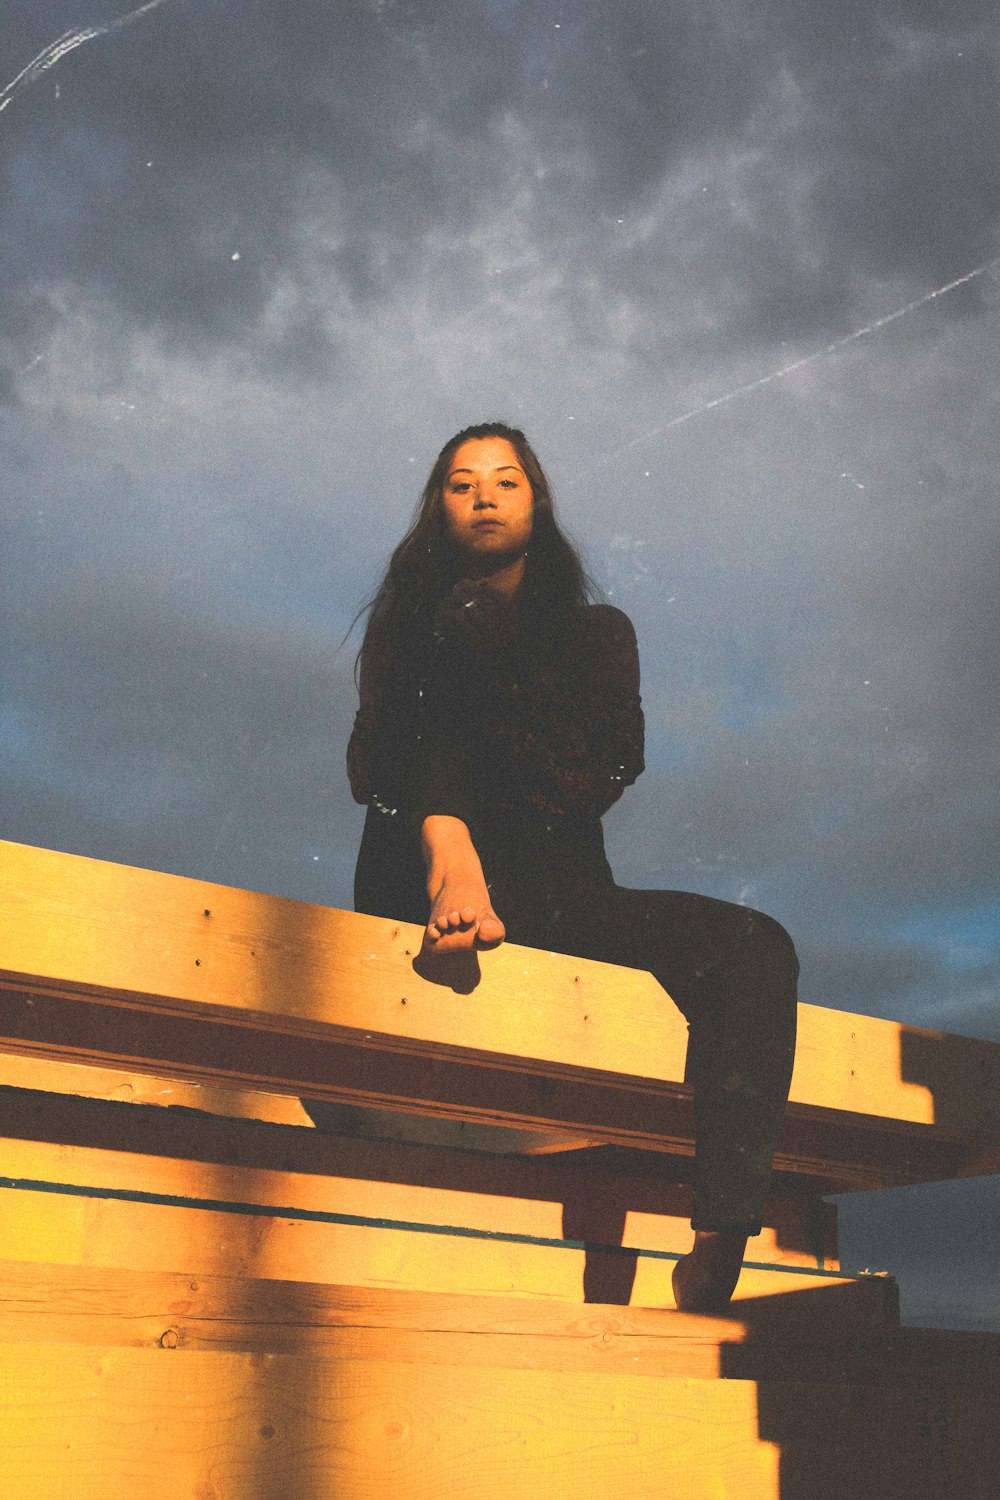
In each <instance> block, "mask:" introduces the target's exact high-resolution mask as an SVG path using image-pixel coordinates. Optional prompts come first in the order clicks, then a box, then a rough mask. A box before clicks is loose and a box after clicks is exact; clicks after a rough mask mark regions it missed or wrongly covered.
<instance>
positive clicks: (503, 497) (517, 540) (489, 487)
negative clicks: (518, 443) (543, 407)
mask: <svg viewBox="0 0 1000 1500" xmlns="http://www.w3.org/2000/svg"><path fill="white" fill-rule="evenodd" d="M441 502H442V506H443V508H444V518H445V529H446V531H447V533H448V536H449V537H450V538H451V540H452V542H453V543H454V544H455V546H457V547H458V548H459V549H460V550H461V551H462V552H464V553H465V554H466V555H467V557H468V558H469V559H470V561H472V560H475V561H476V562H477V563H478V564H479V565H480V568H481V569H482V570H483V571H489V566H490V564H491V563H492V564H495V566H496V567H497V568H500V567H503V566H504V564H505V563H508V562H510V561H511V560H513V559H514V558H516V557H523V555H524V551H525V549H526V547H527V545H528V542H529V541H530V540H531V522H532V513H533V509H534V499H533V496H532V493H531V485H530V484H529V483H528V478H527V475H526V474H525V472H524V470H523V469H522V468H521V465H520V463H519V461H518V457H517V453H516V452H515V450H514V447H513V445H512V444H511V443H510V442H508V440H507V439H506V438H501V437H487V438H470V439H469V441H468V442H467V443H463V444H462V446H461V447H460V448H458V449H456V451H455V456H454V458H453V459H452V461H451V467H450V468H449V470H448V472H447V474H446V475H445V477H444V484H443V486H442V489H441Z"/></svg>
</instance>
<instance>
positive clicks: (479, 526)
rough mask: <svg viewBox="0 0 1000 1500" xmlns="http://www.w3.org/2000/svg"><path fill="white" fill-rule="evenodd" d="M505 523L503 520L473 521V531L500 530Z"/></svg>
mask: <svg viewBox="0 0 1000 1500" xmlns="http://www.w3.org/2000/svg"><path fill="white" fill-rule="evenodd" d="M503 524H504V523H503V522H502V521H492V520H490V521H473V523H472V529H473V531H493V530H494V529H496V530H499V528H500V527H501V526H502V525H503Z"/></svg>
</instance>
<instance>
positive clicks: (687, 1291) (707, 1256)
mask: <svg viewBox="0 0 1000 1500" xmlns="http://www.w3.org/2000/svg"><path fill="white" fill-rule="evenodd" d="M746 1247H747V1236H746V1235H745V1234H723V1233H721V1232H720V1231H717V1230H714V1229H696V1230H695V1234H694V1245H693V1247H692V1249H691V1251H690V1252H689V1253H688V1254H687V1255H684V1256H682V1257H681V1259H680V1260H679V1261H678V1262H677V1264H676V1265H675V1266H674V1274H673V1278H672V1280H673V1287H674V1302H675V1303H676V1304H677V1310H678V1312H694V1313H724V1312H725V1310H726V1308H727V1307H728V1306H729V1300H730V1298H731V1297H732V1295H733V1292H734V1291H735V1290H736V1283H737V1281H739V1279H740V1267H741V1266H742V1264H743V1254H744V1251H745V1250H746Z"/></svg>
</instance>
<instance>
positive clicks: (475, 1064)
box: [0, 844, 1000, 1500]
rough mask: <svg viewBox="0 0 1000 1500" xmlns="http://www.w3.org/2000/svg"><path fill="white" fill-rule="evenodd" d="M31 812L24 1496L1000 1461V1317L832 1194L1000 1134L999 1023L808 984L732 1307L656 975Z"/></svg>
mask: <svg viewBox="0 0 1000 1500" xmlns="http://www.w3.org/2000/svg"><path fill="white" fill-rule="evenodd" d="M418 945H419V931H418V930H417V929H415V928H413V927H408V926H405V925H403V924H399V923H392V922H386V921H382V920H378V919H375V918H369V917H363V916H358V915H355V914H353V913H347V912H341V911H334V910H326V909H322V908H318V907H311V906H306V905H303V904H300V903H296V902H291V901H285V900H279V899H277V898H274V897H268V896H262V895H258V894H254V893H251V892H246V891H238V890H232V889H228V888H224V887H219V886H212V885H208V884H205V883H203V882H199V881H193V880H187V879H180V878H178V877H175V876H166V875H161V874H154V873H152V872H149V871H144V870H135V869H129V868H125V867H122V866H117V865H111V864H106V863H100V862H97V861H93V860H86V859H80V858H76V857H73V856H68V855H63V854H55V853H51V852H48V851H43V850H38V849H31V848H27V847H25V846H20V845H13V844H0V1107H2V1115H0V1205H2V1213H0V1404H2V1407H3V1427H4V1434H5V1439H4V1443H3V1444H2V1445H0V1495H3V1497H4V1500H28V1497H32V1500H34V1497H36V1496H37V1497H41V1496H46V1497H48V1496H49V1495H50V1494H51V1493H52V1492H53V1491H62V1492H63V1493H65V1494H67V1495H68V1496H70V1497H71V1500H92V1497H93V1500H117V1497H119V1496H121V1497H124V1496H131V1495H132V1494H134V1493H143V1494H144V1495H147V1496H149V1497H150V1500H159V1497H160V1496H161V1495H162V1496H163V1497H164V1500H166V1497H167V1496H169V1497H170V1500H176V1497H178V1496H191V1497H195V1500H272V1497H279V1496H280V1497H282V1500H326V1497H328V1496H329V1497H336V1500H369V1497H372V1500H374V1497H376V1496H378V1497H380V1500H381V1497H382V1496H384V1495H385V1494H387V1493H395V1494H396V1495H397V1496H399V1497H400V1500H424V1497H428V1500H429V1497H431V1496H433V1497H435V1500H438V1497H439V1496H441V1495H443V1494H448V1495H451V1496H455V1497H456V1500H472V1497H475V1500H481V1497H488V1500H493V1497H507V1496H510V1497H517V1500H536V1497H537V1500H562V1497H564V1496H565V1497H567V1500H568V1497H570V1496H572V1497H573V1500H590V1497H595V1500H596V1497H604V1496H606V1495H608V1494H610V1493H613V1492H617V1490H619V1489H621V1488H625V1489H627V1490H629V1491H630V1492H631V1494H632V1495H633V1496H634V1497H636V1500H645V1497H647V1496H649V1497H652V1496H657V1497H662V1496H669V1497H670V1500H703V1497H704V1500H709V1497H712V1500H718V1497H727V1496H733V1497H737V1496H738V1497H740V1500H814V1497H815V1500H821V1497H822V1500H825V1497H827V1496H830V1497H833V1496H836V1497H837V1500H854V1497H857V1500H868V1497H870V1496H871V1495H872V1494H879V1495H880V1497H881V1500H897V1497H899V1500H902V1497H903V1496H905V1497H906V1500H947V1497H951V1496H954V1497H955V1500H959V1497H960V1500H979V1497H983V1500H985V1497H987V1496H989V1497H991V1500H992V1496H993V1494H994V1493H995V1484H994V1481H993V1478H992V1464H991V1461H990V1455H991V1452H992V1446H993V1443H994V1433H995V1428H996V1424H997V1422H998V1421H1000V1383H998V1379H997V1376H998V1374H1000V1340H998V1339H996V1338H994V1337H993V1336H990V1335H985V1334H983V1335H978V1334H957V1333H946V1332H931V1331H927V1330H915V1329H905V1328H902V1327H900V1325H899V1317H898V1308H897V1304H896V1296H895V1286H894V1283H893V1282H892V1281H891V1280H890V1279H889V1278H887V1277H884V1276H871V1275H867V1276H852V1275H849V1274H847V1273H843V1272H841V1270H840V1267H839V1263H838V1259H837V1247H836V1222H835V1213H834V1210H833V1208H832V1206H831V1205H829V1204H827V1203H825V1202H824V1195H825V1194H828V1193H831V1192H844V1191H852V1190H868V1189H874V1188H879V1187H883V1186H889V1185H894V1184H899V1183H913V1182H923V1181H934V1180H941V1179H945V1178H953V1177H960V1176H970V1175H975V1174H981V1173H989V1172H997V1171H1000V1047H996V1046H991V1045H989V1044H986V1043H981V1042H973V1041H970V1040H968V1039H964V1038H960V1037H952V1036H944V1035H942V1034H939V1033H935V1032H928V1031H920V1030H916V1029H913V1028H908V1027H903V1026H898V1025H895V1024H893V1023H890V1022H885V1021H879V1020H874V1019H872V1018H869V1017H864V1016H854V1015H848V1014H845V1013H841V1012H835V1011H829V1010H823V1009H820V1008H818V1007H813V1006H808V1005H803V1006H801V1007H800V1042H799V1049H798V1054H797V1064H796V1071H795V1078H794V1080H793V1086H792V1102H791V1104H790V1106H789V1110H788V1115H787V1119H786V1124H785V1128H784V1131H783V1135H782V1139H781V1143H780V1147H779V1152H778V1156H777V1160H776V1171H775V1177H774V1192H773V1195H772V1199H771V1201H770V1204H769V1208H768V1213H767V1217H766V1223H765V1228H764V1232H763V1233H762V1235H761V1236H760V1238H759V1239H758V1240H756V1241H752V1242H751V1254H752V1257H753V1258H752V1260H751V1261H749V1262H748V1264H747V1265H746V1267H745V1269H744V1272H743V1275H742V1277H741V1280H740V1285H739V1287H738V1289H737V1296H736V1299H735V1300H734V1303H733V1306H732V1315H731V1316H730V1317H728V1318H726V1319H711V1318H704V1317H693V1316H685V1315H681V1314H679V1313H677V1312H675V1311H672V1310H669V1311H664V1309H670V1308H671V1307H672V1302H671V1293H670V1272H671V1269H672V1266H673V1263H674V1261H675V1260H676V1258H677V1256H678V1254H681V1253H683V1251H684V1250H685V1249H686V1248H687V1245H688V1244H689V1242H690V1237H691V1231H690V1228H689V1227H688V1223H687V1220H688V1216H689V1189H688V1186H687V1179H688V1176H689V1165H690V1157H691V1116H690V1099H689V1095H688V1090H687V1089H686V1087H685V1085H684V1084H683V1081H682V1080H683V1072H684V1054H685V1044H686V1033H685V1028H684V1023H683V1020H682V1019H681V1017H680V1016H679V1014H678V1013H677V1012H676V1010H675V1008H674V1007H673V1006H672V1005H671V1004H670V1002H669V1000H668V999H667V997H666V996H665V995H664V993H663V991H662V990H661V989H660V988H659V986H658V985H657V984H656V983H655V981H654V980H653V979H652V978H651V977H650V976H649V975H648V974H643V973H639V972H637V971H632V970H625V969H615V968H611V967H609V966H606V965H601V964H596V963H590V962H585V961H583V960H579V959H570V958H565V957H563V956H561V955H557V954H551V953H544V952H537V951H534V950H529V949H523V948H517V947H515V946H513V945H504V946H503V947H501V948H500V949H498V950H497V951H496V952H494V953H490V954H485V955H481V956H480V957H479V958H478V959H472V960H470V961H469V962H468V963H467V964H463V963H459V962H457V961H446V962H443V963H441V964H439V965H438V966H436V968H435V966H433V965H432V966H430V967H427V966H425V965H424V964H422V963H421V961H420V959H419V953H418Z"/></svg>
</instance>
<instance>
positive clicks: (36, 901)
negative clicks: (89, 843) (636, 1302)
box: [0, 844, 1000, 1186]
mask: <svg viewBox="0 0 1000 1500" xmlns="http://www.w3.org/2000/svg"><path fill="white" fill-rule="evenodd" d="M151 913H155V914H156V915H155V921H154V920H151V918H150V914H151ZM418 937H419V933H418V930H417V929H415V928H412V927H407V926H405V925H404V924H399V923H389V922H384V921H381V920H380V919H377V918H369V917H362V916H358V915H356V914H353V913H347V912H338V911H332V910H327V909H324V908H319V907H311V906H305V905H303V904H301V903H296V902H289V901H282V900H279V899H277V898H273V897H265V896H260V895H256V894H254V893H250V892H244V891H235V890H231V889H229V888H226V887H220V886H213V885H208V884H206V883H204V882H198V881H190V880H185V879H182V878H180V877H176V876H165V875H158V874H154V873H153V872H149V871H138V870H132V869H128V868H126V867H123V866H118V865H109V864H105V863H101V862H98V861H92V860H82V859H79V858H77V857H75V856H72V857H71V856H66V855H58V854H54V853H51V852H49V851H42V850H36V849H30V848H28V847H26V846H22V845H11V844H7V845H4V846H3V858H2V861H0V974H2V976H3V977H2V986H3V988H2V991H0V1042H2V1043H3V1045H5V1046H7V1047H9V1048H10V1049H11V1050H15V1051H19V1052H23V1053H25V1054H28V1055H35V1056H62V1057H65V1058H72V1059H76V1060H79V1061H86V1062H91V1063H93V1062H99V1063H102V1064H115V1065H119V1066H120V1065H122V1064H127V1065H128V1066H129V1067H131V1068H134V1069H136V1070H137V1071H149V1072H157V1071H162V1070H163V1069H165V1068H166V1069H168V1070H169V1071H171V1072H176V1073H177V1074H178V1076H180V1077H182V1078H183V1079H185V1080H186V1081H188V1082H199V1083H202V1084H211V1085H220V1084H229V1085H236V1086H246V1085H249V1086H252V1087H255V1088H263V1089H267V1090H272V1091H274V1092H277V1093H295V1094H299V1095H301V1096H306V1097H311V1098H318V1099H329V1100H336V1101H341V1102H348V1103H355V1104H358V1103H360V1104H365V1103H367V1104H377V1105H379V1106H382V1107H388V1108H390V1109H394V1108H395V1109H408V1110H417V1111H418V1112H421V1113H427V1114H432V1115H438V1116H441V1117H443V1118H450V1119H465V1120H470V1121H473V1122H479V1123H484V1124H507V1125H513V1126H517V1127H519V1128H522V1129H528V1130H534V1131H546V1130H559V1131H562V1132H567V1133H569V1134H570V1135H573V1136H576V1137H577V1138H581V1139H600V1140H602V1141H605V1142H608V1143H612V1144H618V1145H626V1146H630V1147H635V1146H641V1147H643V1148H645V1149H651V1150H663V1151H668V1152H675V1153H678V1152H679V1153H681V1154H683V1153H685V1152H689V1151H690V1142H691V1134H692V1122H691V1115H690V1100H689V1095H688V1091H687V1089H686V1088H685V1086H684V1085H683V1082H682V1079H683V1061H684V1051H685V1028H684V1023H683V1021H682V1019H681V1018H680V1016H679V1014H678V1013H677V1012H676V1010H675V1009H674V1008H673V1007H672V1006H671V1005H670V1004H669V1002H668V1000H667V998H666V997H665V996H664V993H663V991H662V990H661V989H660V988H659V986H658V985H656V983H655V981H653V979H652V978H651V976H649V975H648V974H641V973H639V972H638V971H635V970H626V969H616V968H612V967H610V966H608V965H602V964H592V963H587V962H585V961H584V960H577V959H567V958H565V957H563V956H561V955H558V954H551V953H543V952H539V951H536V950H531V949H524V948H517V947H516V946H514V945H512V944H504V945H503V946H502V947H501V948H500V949H498V950H496V952H494V953H491V954H486V955H482V957H481V960H479V961H477V962H476V963H475V965H473V967H472V969H471V970H470V971H469V972H467V973H465V974H464V975H463V974H462V972H461V971H460V969H458V970H457V969H456V968H455V967H454V966H449V967H448V968H447V969H446V970H444V971H442V973H441V974H439V975H438V976H437V979H438V982H434V981H433V979H432V978H428V977H427V976H421V975H420V974H418V973H416V972H415V970H414V969H413V967H412V963H413V958H414V954H415V952H416V943H417V939H418ZM480 963H481V968H480ZM444 976H448V978H449V980H450V986H451V987H449V985H448V983H443V982H441V981H442V978H443V977H444ZM462 991H465V993H462ZM526 996H530V997H531V998H530V1003H528V1004H526V1003H525V997H526ZM800 1014H801V1021H800V1036H801V1040H800V1047H799V1053H798V1063H797V1070H796V1079H795V1081H794V1083H793V1101H794V1102H793V1104H792V1105H791V1107H790V1111H789V1117H788V1119H787V1121H786V1128H785V1132H784V1134H783V1137H782V1141H781V1144H780V1147H779V1156H778V1164H779V1166H780V1167H781V1168H782V1169H784V1170H788V1171H798V1172H802V1173H805V1174H807V1175H811V1176H812V1177H813V1178H815V1179H816V1180H822V1178H823V1172H824V1166H825V1165H827V1164H829V1163H833V1164H834V1165H835V1167H836V1170H837V1173H838V1175H839V1177H840V1179H841V1180H844V1179H845V1178H847V1179H850V1180H851V1181H852V1185H854V1186H871V1185H879V1186H882V1185H885V1184H886V1183H887V1182H894V1181H919V1180H933V1179H935V1178H937V1177H940V1176H942V1175H948V1176H957V1175H971V1174H974V1173H979V1172H987V1171H996V1170H1000V1087H997V1086H996V1085H998V1084H1000V1047H997V1046H991V1045H990V1044H987V1043H978V1042H971V1041H968V1040H967V1039H961V1038H952V1037H947V1036H944V1035H942V1034H937V1033H930V1032H917V1031H915V1030H914V1029H912V1028H906V1027H900V1026H897V1025H895V1024H894V1023H890V1022H884V1021H878V1020H874V1019H872V1018H868V1017H858V1016H849V1015H845V1014H841V1013H838V1012H833V1011H824V1010H820V1009H818V1008H816V1007H810V1006H803V1007H801V1008H800ZM653 1036H655V1037H656V1039H657V1043H656V1047H655V1048H653V1047H651V1046H650V1040H649V1039H650V1037H653ZM279 1037H280V1038H281V1045H280V1047H279V1046H277V1045H276V1041H277V1039H278V1038H279ZM970 1068H971V1069H973V1070H974V1076H976V1078H977V1080H978V1086H977V1087H976V1088H975V1089H964V1090H963V1089H962V1088H960V1087H959V1084H958V1078H959V1075H960V1074H961V1073H962V1072H963V1071H964V1070H966V1069H970ZM918 1075H919V1076H918ZM845 1147H849V1148H850V1150H851V1152H852V1153H853V1156H854V1157H855V1160H854V1162H853V1164H852V1162H851V1161H849V1160H846V1159H844V1156H843V1152H844V1148H845ZM885 1161H888V1162H889V1163H890V1166H889V1169H888V1171H886V1169H885V1168H884V1167H883V1166H882V1163H884V1162H885Z"/></svg>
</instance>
